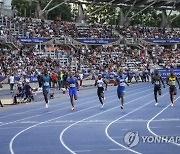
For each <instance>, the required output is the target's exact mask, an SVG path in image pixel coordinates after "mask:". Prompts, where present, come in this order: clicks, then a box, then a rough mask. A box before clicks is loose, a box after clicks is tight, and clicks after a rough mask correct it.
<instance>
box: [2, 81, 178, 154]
mask: <svg viewBox="0 0 180 154" xmlns="http://www.w3.org/2000/svg"><path fill="white" fill-rule="evenodd" d="M162 93H163V94H162V96H161V97H159V98H158V99H159V105H158V106H155V105H154V97H153V85H152V84H151V83H140V84H137V85H131V86H129V87H127V88H126V97H125V108H124V109H123V110H121V109H120V101H119V100H118V99H117V95H116V87H113V86H109V87H108V91H106V92H105V96H106V102H105V106H104V109H101V108H100V103H99V101H98V98H97V95H96V88H95V87H92V88H85V89H82V90H80V92H79V99H78V101H76V102H75V111H71V110H70V103H69V99H68V95H64V96H62V94H61V97H59V98H55V99H53V100H51V101H50V107H49V109H48V110H46V109H45V104H44V102H43V101H42V102H35V103H31V104H26V105H17V106H10V107H6V108H2V109H0V154H69V153H73V154H74V153H80V154H81V153H82V154H83V153H87V154H109V153H112V154H119V153H122V154H124V153H125V154H126V153H127V154H128V153H152V154H159V153H163V154H165V153H167V154H169V153H172V154H178V153H180V141H179V142H178V143H172V142H170V143H151V144H150V143H143V142H142V140H140V142H139V144H137V145H136V146H135V147H133V148H129V147H127V145H126V144H125V143H124V135H125V134H126V133H127V132H129V131H137V132H138V133H139V136H146V135H147V136H153V135H154V136H180V95H179V93H180V91H179V90H178V95H177V98H176V102H175V107H170V106H169V103H170V101H169V94H168V88H166V89H162Z"/></svg>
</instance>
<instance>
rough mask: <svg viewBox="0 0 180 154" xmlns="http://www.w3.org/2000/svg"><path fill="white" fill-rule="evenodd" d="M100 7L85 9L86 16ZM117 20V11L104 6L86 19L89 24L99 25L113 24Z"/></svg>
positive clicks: (94, 6) (112, 7) (111, 7)
mask: <svg viewBox="0 0 180 154" xmlns="http://www.w3.org/2000/svg"><path fill="white" fill-rule="evenodd" d="M99 8H100V6H97V5H93V6H88V7H87V14H91V13H92V12H94V11H96V10H98V9H99ZM116 19H117V11H116V8H115V7H114V6H106V7H104V8H102V9H101V10H100V11H98V12H96V13H94V14H92V15H91V16H89V18H88V22H91V23H101V24H110V25H111V24H115V23H116Z"/></svg>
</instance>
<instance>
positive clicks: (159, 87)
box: [154, 85, 161, 93]
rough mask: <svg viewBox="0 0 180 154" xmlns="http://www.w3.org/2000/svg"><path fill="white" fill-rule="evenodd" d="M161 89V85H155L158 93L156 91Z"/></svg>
mask: <svg viewBox="0 0 180 154" xmlns="http://www.w3.org/2000/svg"><path fill="white" fill-rule="evenodd" d="M160 90H161V85H155V86H154V92H155V93H156V92H158V91H160Z"/></svg>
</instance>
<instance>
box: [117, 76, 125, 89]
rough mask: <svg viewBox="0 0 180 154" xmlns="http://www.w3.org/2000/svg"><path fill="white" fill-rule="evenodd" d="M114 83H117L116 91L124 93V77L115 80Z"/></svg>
mask: <svg viewBox="0 0 180 154" xmlns="http://www.w3.org/2000/svg"><path fill="white" fill-rule="evenodd" d="M116 81H117V83H118V87H117V90H118V91H119V90H120V91H125V82H126V80H125V77H124V76H122V77H118V78H117V79H116Z"/></svg>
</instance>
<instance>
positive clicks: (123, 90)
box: [117, 87, 125, 98]
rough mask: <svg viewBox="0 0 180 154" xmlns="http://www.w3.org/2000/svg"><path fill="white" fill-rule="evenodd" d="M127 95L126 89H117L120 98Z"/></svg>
mask: <svg viewBox="0 0 180 154" xmlns="http://www.w3.org/2000/svg"><path fill="white" fill-rule="evenodd" d="M124 94H125V87H118V88H117V95H118V97H119V98H120V97H121V95H124Z"/></svg>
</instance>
